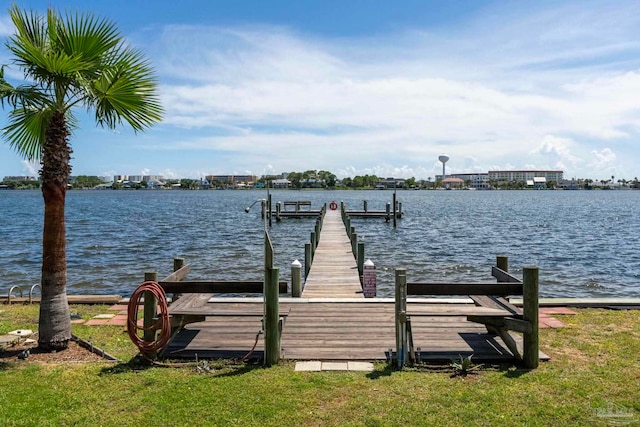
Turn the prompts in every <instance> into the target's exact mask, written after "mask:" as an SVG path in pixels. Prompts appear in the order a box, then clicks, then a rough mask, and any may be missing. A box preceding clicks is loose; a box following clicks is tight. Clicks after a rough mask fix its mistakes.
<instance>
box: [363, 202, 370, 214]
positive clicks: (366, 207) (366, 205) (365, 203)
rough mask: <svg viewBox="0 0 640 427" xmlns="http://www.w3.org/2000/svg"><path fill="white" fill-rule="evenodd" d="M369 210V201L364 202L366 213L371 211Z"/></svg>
mask: <svg viewBox="0 0 640 427" xmlns="http://www.w3.org/2000/svg"><path fill="white" fill-rule="evenodd" d="M368 208H369V206H368V203H367V201H366V200H365V201H364V211H365V212H368V211H369V209H368Z"/></svg>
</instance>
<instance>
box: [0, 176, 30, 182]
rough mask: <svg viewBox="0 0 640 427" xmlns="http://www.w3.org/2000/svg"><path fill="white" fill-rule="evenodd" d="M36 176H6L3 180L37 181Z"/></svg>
mask: <svg viewBox="0 0 640 427" xmlns="http://www.w3.org/2000/svg"><path fill="white" fill-rule="evenodd" d="M37 180H38V178H36V177H35V176H5V177H4V178H3V181H37Z"/></svg>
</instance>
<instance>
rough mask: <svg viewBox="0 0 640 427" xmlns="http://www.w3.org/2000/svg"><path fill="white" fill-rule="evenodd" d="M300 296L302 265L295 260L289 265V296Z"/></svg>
mask: <svg viewBox="0 0 640 427" xmlns="http://www.w3.org/2000/svg"><path fill="white" fill-rule="evenodd" d="M301 295H302V264H300V261H298V260H295V261H293V262H292V263H291V296H292V297H293V298H300V296H301Z"/></svg>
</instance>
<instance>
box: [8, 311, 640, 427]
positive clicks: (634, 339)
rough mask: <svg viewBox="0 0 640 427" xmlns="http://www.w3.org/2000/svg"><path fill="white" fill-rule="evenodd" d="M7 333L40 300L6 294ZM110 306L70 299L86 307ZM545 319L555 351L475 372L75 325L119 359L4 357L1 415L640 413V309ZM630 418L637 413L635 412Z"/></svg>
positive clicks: (249, 421) (229, 417)
mask: <svg viewBox="0 0 640 427" xmlns="http://www.w3.org/2000/svg"><path fill="white" fill-rule="evenodd" d="M0 310H4V312H2V313H0V334H2V333H6V332H7V331H9V330H12V329H20V328H22V329H25V328H29V329H34V330H35V329H36V327H37V317H38V316H37V307H35V306H21V305H13V306H0ZM105 310H106V307H104V306H73V307H72V312H75V313H79V314H80V315H82V316H83V317H85V318H88V317H90V316H92V315H94V314H98V313H101V312H102V313H104V312H105ZM560 318H561V320H562V321H563V322H565V323H566V324H567V328H563V329H544V330H541V337H540V341H541V350H542V351H544V352H545V353H547V354H549V355H550V356H551V361H550V362H545V363H542V364H541V365H540V368H539V369H537V370H534V371H526V370H522V369H519V368H517V367H515V366H486V367H483V368H481V369H480V370H478V371H477V373H476V374H473V375H468V376H466V377H461V376H452V375H451V371H446V370H434V369H429V368H426V367H417V368H412V369H407V370H404V371H397V370H394V369H391V368H389V367H388V366H387V365H386V364H379V365H376V370H375V371H374V372H369V373H367V372H294V370H293V367H294V365H293V363H284V364H281V365H280V366H276V367H272V368H262V367H261V366H247V365H234V364H232V363H230V362H217V361H214V362H211V363H210V365H209V366H210V367H212V368H213V369H212V370H211V371H210V372H208V373H198V372H197V371H196V369H195V368H194V367H193V366H187V367H181V368H166V367H165V368H163V367H146V366H141V365H140V364H138V363H129V362H130V361H131V360H132V359H133V357H134V356H135V354H136V349H135V348H134V347H133V345H132V344H131V342H130V341H129V338H128V336H127V335H126V333H124V332H123V331H122V328H121V327H114V326H82V325H74V326H73V331H74V333H75V334H76V335H78V336H79V337H81V338H84V339H88V338H89V337H90V336H91V337H92V340H93V342H95V343H96V345H99V346H102V345H103V344H104V347H105V350H106V351H107V352H109V353H110V354H112V355H114V356H116V357H118V358H120V359H122V360H124V361H125V362H123V363H120V364H113V363H90V364H38V363H31V362H24V361H16V362H7V363H4V364H2V365H0V425H2V426H23V425H24V426H59V425H63V426H69V425H77V426H210V425H223V426H236V425H237V426H254V425H256V426H325V425H328V426H395V425H397V426H428V425H444V426H448V425H450V426H462V425H485V426H496V425H502V426H513V425H527V426H529V425H533V426H535V425H539V426H560V425H576V426H584V425H608V424H607V423H608V422H610V421H611V420H612V418H607V417H608V416H611V415H612V414H621V413H622V414H627V415H628V416H630V417H632V419H631V421H633V422H634V423H635V425H640V361H639V355H640V312H638V311H608V310H595V309H588V310H587V309H585V310H579V314H578V315H577V316H564V317H560ZM632 425H633V424H632Z"/></svg>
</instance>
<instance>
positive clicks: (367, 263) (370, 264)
mask: <svg viewBox="0 0 640 427" xmlns="http://www.w3.org/2000/svg"><path fill="white" fill-rule="evenodd" d="M364 265H366V266H367V267H371V266H375V264H374V263H373V261H371V260H370V259H368V260H366V261H365V262H364Z"/></svg>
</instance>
